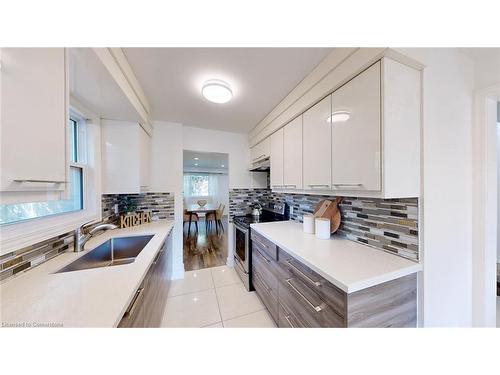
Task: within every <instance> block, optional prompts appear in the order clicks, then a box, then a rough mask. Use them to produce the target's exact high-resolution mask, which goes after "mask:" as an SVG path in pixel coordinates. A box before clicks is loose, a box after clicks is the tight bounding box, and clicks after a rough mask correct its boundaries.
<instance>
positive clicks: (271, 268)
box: [252, 248, 278, 298]
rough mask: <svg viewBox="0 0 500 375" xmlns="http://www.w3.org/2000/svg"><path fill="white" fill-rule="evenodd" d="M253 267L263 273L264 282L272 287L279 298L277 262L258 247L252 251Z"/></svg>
mask: <svg viewBox="0 0 500 375" xmlns="http://www.w3.org/2000/svg"><path fill="white" fill-rule="evenodd" d="M252 264H253V267H254V268H255V269H256V270H257V272H258V273H259V274H261V276H262V279H263V280H264V282H265V283H266V284H267V285H268V286H269V288H271V289H272V291H273V293H274V294H275V297H276V298H278V278H277V277H276V271H275V270H276V262H274V261H272V260H270V259H267V258H266V256H265V255H262V254H261V252H260V251H259V250H258V249H257V248H253V251H252Z"/></svg>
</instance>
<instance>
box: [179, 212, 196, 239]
mask: <svg viewBox="0 0 500 375" xmlns="http://www.w3.org/2000/svg"><path fill="white" fill-rule="evenodd" d="M189 217H191V222H193V223H194V225H195V227H196V233H198V221H199V219H200V218H199V217H198V214H196V213H189V212H188V211H187V210H186V209H184V217H183V223H182V226H183V227H184V225H185V224H186V223H189V225H188V236H189V233H190V232H191V223H190V222H189Z"/></svg>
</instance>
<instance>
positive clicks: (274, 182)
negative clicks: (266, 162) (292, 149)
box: [269, 128, 284, 189]
mask: <svg viewBox="0 0 500 375" xmlns="http://www.w3.org/2000/svg"><path fill="white" fill-rule="evenodd" d="M283 133H284V129H283V128H281V129H280V130H278V131H277V132H276V133H273V134H271V137H269V138H270V147H271V188H272V189H281V188H283V187H284V180H283V167H284V164H283V162H284V159H283V157H284V155H283V148H284V145H283Z"/></svg>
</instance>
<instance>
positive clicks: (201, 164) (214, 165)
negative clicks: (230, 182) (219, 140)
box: [183, 150, 229, 174]
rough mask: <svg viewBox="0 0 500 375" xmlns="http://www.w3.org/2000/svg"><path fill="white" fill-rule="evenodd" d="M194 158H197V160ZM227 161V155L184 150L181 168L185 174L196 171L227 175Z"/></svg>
mask: <svg viewBox="0 0 500 375" xmlns="http://www.w3.org/2000/svg"><path fill="white" fill-rule="evenodd" d="M195 158H198V160H196V159H195ZM228 160H229V159H228V154H222V153H218V152H199V151H189V150H184V161H183V166H184V171H185V172H194V171H198V172H213V173H225V174H227V171H228ZM195 164H198V165H195Z"/></svg>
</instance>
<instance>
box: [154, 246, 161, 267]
mask: <svg viewBox="0 0 500 375" xmlns="http://www.w3.org/2000/svg"><path fill="white" fill-rule="evenodd" d="M162 254H163V249H161V250H160V251H158V254H156V257H155V260H153V264H156V263H157V262H158V259H160V257H161V255H162Z"/></svg>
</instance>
